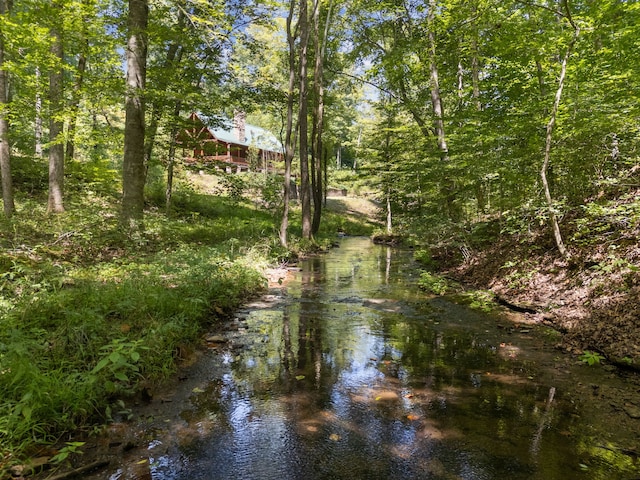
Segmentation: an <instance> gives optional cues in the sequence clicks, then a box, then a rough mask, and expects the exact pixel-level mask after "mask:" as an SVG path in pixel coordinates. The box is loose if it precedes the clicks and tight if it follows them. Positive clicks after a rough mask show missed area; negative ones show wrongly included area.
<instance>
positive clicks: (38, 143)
mask: <svg viewBox="0 0 640 480" xmlns="http://www.w3.org/2000/svg"><path fill="white" fill-rule="evenodd" d="M41 76H42V75H41V74H40V69H39V68H38V67H37V66H36V104H35V110H36V118H35V126H34V127H35V128H34V132H33V133H34V141H35V152H36V156H37V157H38V158H42V155H43V152H42V95H41V94H40V78H41Z"/></svg>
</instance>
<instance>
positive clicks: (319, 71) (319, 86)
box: [311, 0, 332, 235]
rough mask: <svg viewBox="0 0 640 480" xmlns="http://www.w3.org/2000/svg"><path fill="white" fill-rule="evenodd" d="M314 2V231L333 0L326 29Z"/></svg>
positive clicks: (320, 200) (318, 204)
mask: <svg viewBox="0 0 640 480" xmlns="http://www.w3.org/2000/svg"><path fill="white" fill-rule="evenodd" d="M313 3H314V5H313V43H314V47H315V51H314V54H315V66H314V70H313V94H314V95H313V100H314V104H313V115H312V118H313V127H312V134H311V143H312V147H311V165H312V176H311V187H312V188H311V189H312V192H313V220H312V223H311V233H312V234H313V235H315V234H317V233H318V230H319V229H320V219H321V216H322V206H323V200H324V188H323V185H324V182H323V178H322V177H323V173H324V168H323V160H324V157H325V155H324V147H323V142H322V135H323V131H324V107H325V105H324V60H325V54H326V41H327V36H328V32H329V25H330V21H331V7H332V2H331V1H330V2H329V6H328V8H327V9H326V12H325V25H324V30H323V31H321V28H320V21H321V15H320V13H321V7H322V2H321V1H320V0H314V2H313Z"/></svg>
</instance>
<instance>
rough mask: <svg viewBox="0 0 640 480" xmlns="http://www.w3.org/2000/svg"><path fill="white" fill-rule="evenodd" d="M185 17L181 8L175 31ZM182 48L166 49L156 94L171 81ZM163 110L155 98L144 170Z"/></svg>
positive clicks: (146, 145) (158, 99) (174, 45)
mask: <svg viewBox="0 0 640 480" xmlns="http://www.w3.org/2000/svg"><path fill="white" fill-rule="evenodd" d="M184 20H185V15H184V11H183V10H182V8H181V9H180V10H179V11H178V23H177V26H176V29H177V30H178V31H181V30H182V29H183V27H184ZM182 54H183V48H182V47H181V46H180V45H178V43H177V42H173V43H171V44H170V45H169V48H168V49H167V57H166V59H165V62H164V66H163V72H165V74H164V75H162V76H160V77H159V78H158V79H157V82H156V90H157V92H158V94H160V95H162V94H164V93H165V92H166V90H167V88H168V86H169V82H170V80H171V74H170V73H169V72H172V71H173V70H174V69H175V68H176V66H177V65H178V64H179V63H180V60H181V59H182ZM162 110H163V101H162V99H161V98H156V99H155V100H154V102H153V107H152V109H151V119H150V121H149V126H148V128H147V129H146V135H147V138H146V141H145V142H146V143H145V147H144V164H145V169H148V168H149V162H150V161H151V155H152V153H153V145H154V143H155V139H156V134H157V132H158V124H159V123H160V119H161V117H162Z"/></svg>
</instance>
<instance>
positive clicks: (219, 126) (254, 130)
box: [198, 114, 284, 153]
mask: <svg viewBox="0 0 640 480" xmlns="http://www.w3.org/2000/svg"><path fill="white" fill-rule="evenodd" d="M198 117H199V118H200V119H201V120H202V122H203V123H204V124H205V125H206V126H207V128H209V130H210V131H211V133H212V134H213V135H215V137H216V138H217V139H218V140H220V141H222V142H226V143H232V144H235V145H242V146H245V147H256V148H259V149H261V150H267V151H270V152H278V153H282V152H283V151H284V149H283V147H282V143H281V142H280V141H279V140H278V138H277V137H276V136H275V135H274V134H273V133H271V132H270V131H268V130H266V129H264V128H262V127H258V126H257V125H251V124H250V123H245V126H244V131H245V138H244V141H242V140H240V139H238V137H237V136H236V134H235V132H234V125H233V121H232V120H229V119H228V118H224V117H208V116H206V115H202V114H198Z"/></svg>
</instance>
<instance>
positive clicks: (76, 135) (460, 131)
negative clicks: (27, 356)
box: [0, 0, 640, 236]
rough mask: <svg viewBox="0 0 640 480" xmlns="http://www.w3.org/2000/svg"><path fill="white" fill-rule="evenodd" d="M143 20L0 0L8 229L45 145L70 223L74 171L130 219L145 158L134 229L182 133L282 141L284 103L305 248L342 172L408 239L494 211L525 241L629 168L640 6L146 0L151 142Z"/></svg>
mask: <svg viewBox="0 0 640 480" xmlns="http://www.w3.org/2000/svg"><path fill="white" fill-rule="evenodd" d="M131 5H133V6H135V5H137V4H136V3H135V2H134V3H133V4H131ZM131 5H128V4H125V3H123V2H119V1H115V0H60V1H59V2H57V4H56V5H55V8H53V10H50V9H48V8H45V6H43V5H42V4H40V3H38V2H32V1H30V0H16V1H15V2H13V3H11V2H9V3H6V2H5V3H3V9H2V12H0V19H1V20H0V21H1V22H2V23H1V26H2V32H3V35H2V38H0V40H1V41H2V42H1V43H0V47H1V48H0V53H1V56H0V60H2V66H1V70H0V71H1V72H2V77H0V78H2V79H3V81H2V82H0V87H2V89H3V90H6V94H5V95H3V96H2V100H3V102H2V104H0V105H2V116H1V117H0V120H2V125H3V127H2V130H1V132H2V136H3V139H2V140H3V142H4V143H3V149H2V152H6V153H3V154H2V165H3V166H4V168H3V170H2V171H3V182H4V183H3V185H5V187H4V190H6V192H4V193H5V197H4V198H5V212H6V214H7V215H10V214H11V212H12V206H11V202H12V197H11V192H10V191H9V190H11V189H12V188H13V187H12V186H11V179H12V177H14V178H15V180H16V182H15V183H16V185H18V190H20V185H21V184H23V183H24V182H25V175H33V172H34V169H33V168H32V165H38V164H40V162H41V161H40V160H39V155H41V153H40V152H41V151H42V149H43V147H44V149H45V150H46V151H47V152H49V153H48V158H49V165H50V174H49V185H50V186H49V189H50V197H49V209H50V210H51V211H52V212H55V211H60V210H62V209H63V208H64V207H63V190H64V182H63V180H64V176H65V174H64V172H65V171H66V170H65V166H64V163H67V164H68V163H70V162H79V163H78V164H79V165H83V164H87V163H90V162H102V164H103V165H109V166H110V167H116V168H122V167H123V166H124V167H125V169H124V173H125V177H124V179H125V183H124V186H125V195H124V202H125V203H124V205H123V207H124V209H125V212H128V211H130V210H131V207H130V206H128V204H127V200H128V198H129V196H128V195H127V192H128V190H127V185H129V182H127V181H126V179H127V178H129V177H128V175H129V173H127V172H128V170H127V165H128V164H129V162H128V161H125V162H124V164H123V162H122V158H125V159H126V158H128V157H127V155H128V154H127V153H126V152H129V151H130V150H131V145H132V143H131V142H142V143H140V147H139V148H137V150H138V151H144V156H143V157H142V159H141V160H138V162H139V164H140V165H144V168H138V169H137V170H135V172H133V173H131V175H133V177H135V178H137V182H138V187H136V188H137V191H138V193H137V196H138V199H137V207H136V209H137V211H138V212H139V214H141V212H142V210H141V209H142V208H143V204H142V203H140V198H141V197H140V195H141V193H140V192H141V190H140V188H141V186H143V185H144V184H145V182H146V183H147V185H148V184H149V181H156V180H157V179H158V178H159V177H158V175H156V174H153V175H151V177H150V180H149V181H146V176H147V172H150V170H149V169H150V168H151V169H157V168H159V167H161V166H162V165H167V161H168V157H169V156H168V152H169V151H171V150H172V147H171V145H172V144H173V143H174V140H175V136H176V134H175V132H177V129H178V128H179V124H178V123H176V122H179V121H180V118H183V117H184V116H185V115H186V114H187V113H188V112H190V111H196V110H197V111H202V112H204V113H206V114H209V115H215V114H220V113H226V114H228V115H230V114H232V112H233V111H234V110H236V109H240V110H243V111H247V112H248V113H249V117H250V118H259V119H261V120H262V121H263V122H264V123H265V124H267V125H266V126H268V127H270V128H272V129H273V130H274V131H276V132H278V133H279V134H280V133H281V134H284V132H285V130H286V129H285V128H284V127H285V125H286V124H287V120H286V116H287V100H286V99H287V98H288V97H290V98H292V100H293V101H294V104H295V105H297V107H295V108H293V109H292V110H291V111H290V115H292V116H293V117H294V118H292V119H291V124H292V129H293V133H292V136H291V138H290V141H292V140H293V139H299V142H302V143H300V144H299V145H298V144H296V145H297V148H296V150H295V153H296V158H302V159H303V160H305V161H303V162H302V163H300V164H298V166H297V167H296V169H300V173H302V177H301V181H302V185H303V188H302V191H301V192H300V198H301V199H302V205H303V218H304V221H303V224H304V225H305V232H304V235H305V236H310V235H311V230H312V228H311V223H310V222H311V218H312V217H311V210H312V209H311V207H310V206H309V203H308V202H310V200H309V199H313V209H314V210H315V211H316V214H317V216H316V217H315V218H313V223H314V225H313V230H317V224H318V222H319V218H320V217H319V212H320V209H321V205H322V202H321V200H322V195H321V192H322V190H323V189H324V187H323V185H324V177H326V176H327V175H326V173H323V172H329V173H330V172H332V171H335V170H340V169H343V168H345V167H352V168H354V169H355V170H356V171H358V172H360V173H359V175H360V176H361V178H363V179H365V181H366V179H367V178H369V179H370V181H369V184H370V189H371V190H372V191H373V192H374V193H375V195H376V196H377V198H378V199H380V200H385V202H386V200H388V201H389V202H388V205H389V209H390V210H389V212H388V213H389V214H391V213H392V211H394V210H395V211H396V212H397V217H396V215H393V217H392V218H397V223H396V227H400V226H406V227H411V226H412V225H413V226H416V225H424V224H425V223H424V222H423V221H422V220H421V219H422V218H429V219H430V225H432V228H435V229H436V230H437V225H446V224H450V223H451V222H454V223H464V222H467V221H470V220H473V219H477V218H486V217H487V216H492V215H495V214H497V215H505V214H506V215H507V216H508V217H509V218H510V219H512V220H513V221H514V222H515V223H520V224H521V225H524V224H526V223H527V222H530V221H532V220H534V219H536V221H545V220H546V219H551V220H553V219H554V218H557V219H562V216H563V215H564V213H565V212H566V210H567V208H568V207H570V206H572V205H579V204H581V203H582V202H584V200H585V199H586V198H589V197H591V196H593V195H596V194H598V192H600V191H601V190H602V188H604V187H610V186H612V185H619V186H620V187H623V185H624V184H627V183H629V181H628V177H629V176H632V175H633V174H634V172H635V170H634V166H635V165H636V163H637V154H636V151H637V146H638V141H639V138H638V126H637V118H638V91H639V87H638V85H639V83H638V82H637V80H636V79H635V76H634V72H636V71H637V68H638V64H639V59H638V54H637V52H638V48H637V47H638V42H639V38H640V35H639V34H638V31H637V24H638V20H639V18H638V17H639V16H640V8H639V7H638V4H637V3H635V2H624V1H617V0H607V1H602V2H587V1H581V0H575V1H571V2H570V1H568V0H558V1H540V2H529V1H509V2H502V1H495V0H473V1H461V0H431V1H429V2H425V1H415V0H392V1H384V2H379V1H369V0H352V1H344V0H343V1H337V0H332V1H328V0H324V1H320V0H318V1H314V2H309V1H306V0H303V1H301V2H294V3H289V2H278V1H275V0H271V1H269V0H255V1H252V2H235V1H223V0H215V1H207V2H204V1H199V0H197V1H196V0H181V1H170V0H157V1H150V2H149V5H148V7H149V21H148V24H146V25H144V28H143V27H142V26H141V27H140V29H141V30H144V32H140V33H144V35H145V38H148V45H147V48H148V51H147V57H146V58H147V65H146V70H147V71H148V78H147V82H146V84H142V83H139V84H138V85H139V86H138V87H136V88H139V89H140V92H139V94H140V100H141V101H143V102H144V103H145V104H146V106H147V108H146V111H145V113H144V117H145V118H144V122H143V123H144V124H145V128H144V134H143V133H142V131H143V130H141V129H140V128H139V129H138V131H137V133H135V134H130V135H127V134H126V133H125V132H126V128H125V118H124V108H123V107H124V104H125V102H124V100H125V98H127V99H129V100H127V102H128V103H127V104H130V103H131V102H130V100H131V98H132V97H131V95H132V90H136V88H134V87H133V86H132V83H131V81H132V80H138V81H139V80H140V79H141V78H140V75H139V74H134V75H131V76H130V77H129V78H130V80H129V85H128V86H127V85H126V82H125V78H126V77H127V75H130V72H127V66H126V64H125V57H126V56H127V55H129V54H130V53H131V47H127V38H128V39H129V42H130V41H131V38H132V37H131V35H132V30H131V28H132V27H131V25H130V26H129V29H128V31H127V20H126V19H127V16H128V15H129V12H130V11H131V10H130V9H131V8H132V7H131ZM9 6H11V9H10V10H9V8H8V7H9ZM287 11H290V12H291V13H290V16H291V19H290V20H291V32H290V35H291V41H292V43H291V47H292V48H293V50H294V53H295V54H294V57H292V61H289V60H287V59H288V58H289V53H288V51H289V49H288V47H287V35H286V32H285V23H286V22H285V18H286V16H287ZM136 28H137V27H136ZM578 31H579V32H580V35H579V36H577V35H576V32H578ZM134 33H136V32H134ZM129 66H130V65H129ZM291 75H293V78H295V79H296V80H295V82H294V83H293V84H291V83H290V82H289V79H290V78H291ZM561 77H562V85H560V84H559V82H560V80H561ZM560 87H562V88H560ZM289 88H293V91H291V92H289V93H288V89H289ZM559 93H561V95H558V94H559ZM292 95H293V96H292ZM291 96H292V97H291ZM296 112H298V113H297V114H296ZM552 117H553V120H552V119H551V118H552ZM550 123H552V127H553V128H551V130H549V128H548V127H549V124H550ZM127 125H128V123H127ZM171 132H174V133H171ZM547 133H549V135H547ZM141 135H144V139H140V138H139V137H140V136H141ZM282 139H283V140H284V135H282ZM296 141H297V140H296ZM143 144H144V145H143ZM8 147H10V148H8ZM300 148H302V149H303V150H304V151H305V154H304V155H301V153H302V152H301V151H300ZM63 149H64V150H66V153H65V154H64V155H63ZM9 150H10V154H9ZM174 151H175V150H174ZM307 152H308V153H309V155H307V154H306V153H307ZM123 153H124V157H123ZM293 153H294V151H293V149H292V150H291V154H293ZM9 157H11V162H9V160H8V159H9ZM63 158H64V159H65V160H64V162H63ZM309 160H311V163H312V164H311V165H310V167H311V168H309V165H308V163H307V162H308V161H309ZM11 164H13V169H12V168H11ZM328 167H330V168H328ZM67 168H69V165H67ZM541 169H542V170H541ZM297 171H298V170H295V169H294V173H295V172H297ZM29 172H31V173H29ZM129 180H132V179H131V178H129ZM328 181H329V183H330V182H331V181H332V180H331V176H330V175H329V179H328ZM312 187H313V188H314V189H315V191H314V192H311V190H312ZM545 190H546V192H545ZM545 193H546V195H545ZM136 215H137V214H136Z"/></svg>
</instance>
